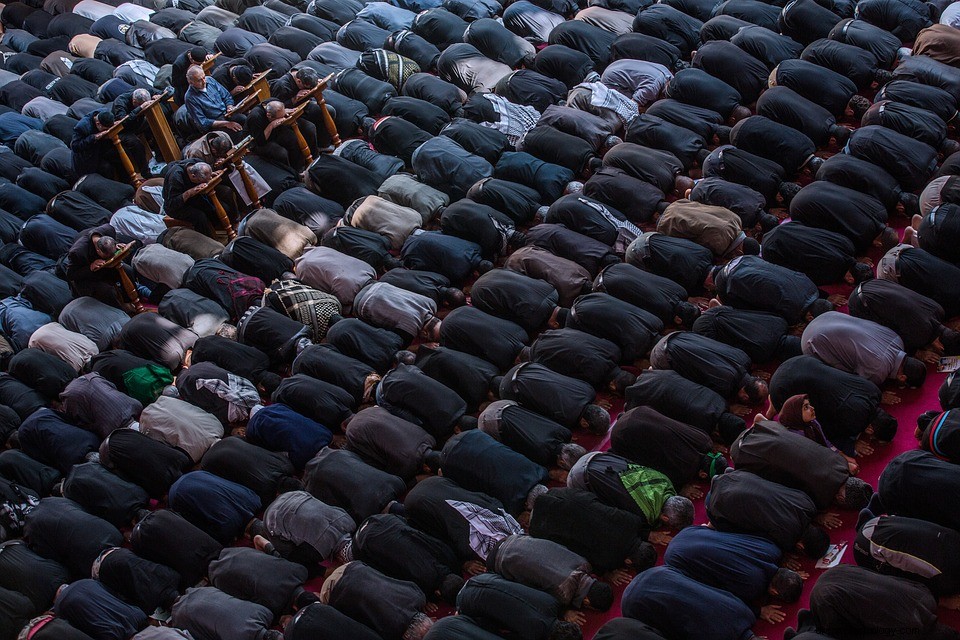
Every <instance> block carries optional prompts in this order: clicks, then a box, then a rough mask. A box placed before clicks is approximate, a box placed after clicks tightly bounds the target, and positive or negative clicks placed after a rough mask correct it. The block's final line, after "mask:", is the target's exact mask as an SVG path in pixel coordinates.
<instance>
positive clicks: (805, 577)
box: [794, 571, 810, 580]
mask: <svg viewBox="0 0 960 640" xmlns="http://www.w3.org/2000/svg"><path fill="white" fill-rule="evenodd" d="M794 573H795V574H797V575H798V576H800V579H801V580H809V579H810V574H809V573H807V572H806V571H794Z"/></svg>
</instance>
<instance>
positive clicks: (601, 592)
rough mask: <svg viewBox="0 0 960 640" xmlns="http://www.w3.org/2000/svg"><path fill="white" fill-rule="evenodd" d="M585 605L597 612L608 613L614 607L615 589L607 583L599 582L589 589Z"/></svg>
mask: <svg viewBox="0 0 960 640" xmlns="http://www.w3.org/2000/svg"><path fill="white" fill-rule="evenodd" d="M583 603H584V604H585V605H587V606H589V607H590V608H592V609H596V610H597V611H608V610H609V609H610V607H612V606H613V589H611V588H610V585H609V584H607V583H606V582H600V581H599V580H597V581H595V582H594V583H593V584H592V585H590V588H589V589H587V597H586V598H585V599H584V601H583Z"/></svg>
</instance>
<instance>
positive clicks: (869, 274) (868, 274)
mask: <svg viewBox="0 0 960 640" xmlns="http://www.w3.org/2000/svg"><path fill="white" fill-rule="evenodd" d="M848 273H849V274H850V280H849V284H854V285H857V284H860V283H861V282H866V281H867V280H873V269H871V268H870V265H868V264H864V263H862V262H854V263H853V266H852V267H850V271H849V272H848Z"/></svg>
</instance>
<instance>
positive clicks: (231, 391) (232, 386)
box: [197, 373, 260, 422]
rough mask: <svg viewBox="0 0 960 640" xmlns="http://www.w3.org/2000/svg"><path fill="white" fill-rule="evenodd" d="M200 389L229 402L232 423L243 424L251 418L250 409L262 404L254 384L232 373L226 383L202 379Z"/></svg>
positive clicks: (228, 410) (213, 379) (215, 379)
mask: <svg viewBox="0 0 960 640" xmlns="http://www.w3.org/2000/svg"><path fill="white" fill-rule="evenodd" d="M200 389H206V390H207V391H209V392H210V393H212V394H214V395H216V396H217V397H218V398H220V399H221V400H224V401H226V402H227V419H228V420H229V421H230V422H243V421H244V420H246V419H247V418H248V417H249V416H250V409H252V408H253V407H255V406H257V405H258V404H260V394H259V393H258V392H257V388H256V387H254V386H253V383H251V382H250V381H249V380H247V379H246V378H241V377H240V376H236V375H234V374H232V373H228V374H227V380H226V382H224V381H223V380H220V379H219V378H200V379H198V380H197V390H198V391H199V390H200Z"/></svg>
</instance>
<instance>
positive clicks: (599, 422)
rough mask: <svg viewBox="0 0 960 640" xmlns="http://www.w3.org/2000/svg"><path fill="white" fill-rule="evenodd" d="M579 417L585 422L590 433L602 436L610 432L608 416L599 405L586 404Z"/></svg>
mask: <svg viewBox="0 0 960 640" xmlns="http://www.w3.org/2000/svg"><path fill="white" fill-rule="evenodd" d="M581 417H582V418H583V419H584V420H585V421H586V423H587V429H588V430H589V431H590V433H595V434H597V435H603V434H605V433H606V432H607V431H609V430H610V414H609V413H607V410H606V409H604V408H603V407H601V406H600V405H597V404H588V405H587V406H586V407H584V408H583V413H582V414H581Z"/></svg>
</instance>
